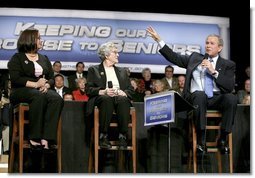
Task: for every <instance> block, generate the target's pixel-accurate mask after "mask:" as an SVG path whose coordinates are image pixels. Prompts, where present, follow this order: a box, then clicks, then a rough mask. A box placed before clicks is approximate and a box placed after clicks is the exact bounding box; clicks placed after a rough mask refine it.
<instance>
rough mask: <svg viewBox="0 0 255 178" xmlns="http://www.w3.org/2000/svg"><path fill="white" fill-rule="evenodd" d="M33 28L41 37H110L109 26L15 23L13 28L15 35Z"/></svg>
mask: <svg viewBox="0 0 255 178" xmlns="http://www.w3.org/2000/svg"><path fill="white" fill-rule="evenodd" d="M31 27H34V28H36V29H38V30H39V32H40V34H41V35H42V36H64V35H73V36H79V37H82V36H87V37H100V38H107V37H109V36H110V35H111V30H112V29H111V27H110V26H98V27H97V26H91V27H88V26H79V25H40V24H36V23H23V22H17V24H16V28H15V32H14V34H15V35H19V34H20V33H21V32H22V31H24V30H26V29H27V28H31Z"/></svg>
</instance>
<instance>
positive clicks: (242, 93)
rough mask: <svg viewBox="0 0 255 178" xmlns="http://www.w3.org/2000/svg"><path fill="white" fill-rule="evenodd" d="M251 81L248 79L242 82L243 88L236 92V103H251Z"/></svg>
mask: <svg viewBox="0 0 255 178" xmlns="http://www.w3.org/2000/svg"><path fill="white" fill-rule="evenodd" d="M250 93H251V81H250V79H247V80H245V82H244V90H239V91H238V92H237V97H238V103H239V104H247V105H250V104H251V96H250Z"/></svg>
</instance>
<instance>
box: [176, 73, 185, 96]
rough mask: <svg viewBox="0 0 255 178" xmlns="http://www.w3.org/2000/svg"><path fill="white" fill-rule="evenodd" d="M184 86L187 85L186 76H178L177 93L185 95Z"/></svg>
mask: <svg viewBox="0 0 255 178" xmlns="http://www.w3.org/2000/svg"><path fill="white" fill-rule="evenodd" d="M184 84H185V76H184V75H179V76H178V88H177V90H176V91H177V92H178V93H179V94H180V95H182V94H183V90H184Z"/></svg>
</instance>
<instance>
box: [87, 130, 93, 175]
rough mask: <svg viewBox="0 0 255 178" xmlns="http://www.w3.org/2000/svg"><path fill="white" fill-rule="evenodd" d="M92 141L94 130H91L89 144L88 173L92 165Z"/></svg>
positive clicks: (90, 171)
mask: <svg viewBox="0 0 255 178" xmlns="http://www.w3.org/2000/svg"><path fill="white" fill-rule="evenodd" d="M93 143H94V130H93V129H92V131H91V138H90V146H89V165H88V173H92V167H93Z"/></svg>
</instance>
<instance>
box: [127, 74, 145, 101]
mask: <svg viewBox="0 0 255 178" xmlns="http://www.w3.org/2000/svg"><path fill="white" fill-rule="evenodd" d="M130 83H131V85H132V87H133V88H134V94H133V95H132V101H133V102H143V101H144V93H143V92H141V91H139V89H138V83H139V80H138V79H137V78H131V79H130Z"/></svg>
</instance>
